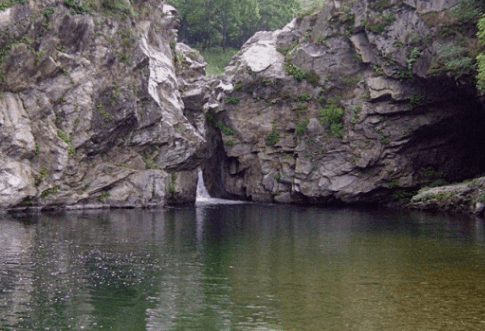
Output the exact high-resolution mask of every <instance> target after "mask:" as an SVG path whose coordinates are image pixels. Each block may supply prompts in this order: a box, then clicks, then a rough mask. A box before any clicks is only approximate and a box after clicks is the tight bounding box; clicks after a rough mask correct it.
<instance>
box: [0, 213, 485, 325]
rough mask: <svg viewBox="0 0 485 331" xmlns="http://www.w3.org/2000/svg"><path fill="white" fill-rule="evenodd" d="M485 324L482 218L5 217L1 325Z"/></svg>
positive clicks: (0, 236)
mask: <svg viewBox="0 0 485 331" xmlns="http://www.w3.org/2000/svg"><path fill="white" fill-rule="evenodd" d="M83 329H84V330H298V331H302V330H413V331H416V330H484V329H485V230H484V223H483V221H482V220H479V219H473V218H468V217H460V216H447V215H442V214H439V215H433V214H423V213H410V212H393V211H389V210H377V211H366V210H351V209H327V208H316V207H296V206H280V205H258V204H224V205H213V204H202V205H198V206H194V207H185V208H171V209H167V210H159V211H142V210H111V211H85V212H79V213H58V214H41V215H31V216H10V215H6V216H3V217H0V330H83Z"/></svg>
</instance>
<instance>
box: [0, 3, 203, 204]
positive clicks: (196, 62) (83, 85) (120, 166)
mask: <svg viewBox="0 0 485 331" xmlns="http://www.w3.org/2000/svg"><path fill="white" fill-rule="evenodd" d="M83 6H84V7H83ZM102 6H103V3H101V2H100V3H98V2H89V4H86V3H85V2H83V3H82V4H81V5H80V7H76V8H69V7H68V5H66V4H64V1H55V0H52V1H48V2H46V1H29V2H27V3H25V4H16V5H13V6H12V7H10V8H7V9H6V10H3V11H0V17H1V19H0V24H1V26H2V31H3V32H2V33H1V34H0V45H1V46H2V48H4V49H6V50H7V52H6V54H5V55H2V56H1V59H0V77H1V82H0V95H1V97H0V209H4V208H24V207H35V208H42V209H44V208H54V207H62V206H66V205H68V206H70V208H99V207H109V206H111V207H143V206H145V207H150V206H163V205H165V204H166V203H178V202H189V201H194V199H195V184H194V183H195V182H196V179H194V178H196V177H197V170H196V169H197V167H198V165H199V163H200V162H201V157H202V156H203V155H202V154H201V152H200V151H201V150H203V146H204V145H205V138H204V137H203V132H200V131H199V130H198V129H197V127H196V126H194V124H193V123H191V121H189V119H188V118H187V116H186V115H185V114H184V104H183V101H182V97H181V94H180V92H179V77H178V76H181V77H189V76H190V77H192V78H194V77H197V76H200V75H203V74H204V70H203V68H204V63H203V60H202V59H200V56H199V57H197V56H196V57H195V58H194V59H191V58H187V59H189V60H190V61H191V64H190V66H188V67H184V68H181V69H180V70H178V69H177V70H178V72H177V74H176V69H175V66H174V59H175V54H176V52H177V50H178V49H180V48H183V52H184V54H185V53H187V54H188V53H190V52H191V50H190V49H188V48H187V46H183V45H177V46H176V39H175V38H176V35H175V34H174V29H175V28H176V26H177V24H178V20H177V17H176V11H175V9H174V8H173V7H171V6H168V5H166V4H164V3H163V2H160V1H143V2H140V1H135V2H134V4H133V5H132V6H131V5H127V7H126V9H123V10H121V9H114V8H107V7H106V8H103V7H102ZM135 11H136V15H135ZM177 54H178V53H177ZM194 176H195V177H194Z"/></svg>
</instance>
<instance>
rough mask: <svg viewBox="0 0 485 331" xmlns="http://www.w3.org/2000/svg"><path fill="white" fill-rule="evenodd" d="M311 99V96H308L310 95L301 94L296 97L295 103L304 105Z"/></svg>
mask: <svg viewBox="0 0 485 331" xmlns="http://www.w3.org/2000/svg"><path fill="white" fill-rule="evenodd" d="M311 98H312V96H311V95H310V93H302V94H300V95H298V96H297V97H296V101H298V102H300V103H305V102H308V101H310V100H311Z"/></svg>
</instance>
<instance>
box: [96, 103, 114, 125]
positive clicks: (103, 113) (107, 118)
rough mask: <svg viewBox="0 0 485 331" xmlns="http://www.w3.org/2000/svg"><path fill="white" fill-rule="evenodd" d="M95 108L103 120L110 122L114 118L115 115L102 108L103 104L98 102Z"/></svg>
mask: <svg viewBox="0 0 485 331" xmlns="http://www.w3.org/2000/svg"><path fill="white" fill-rule="evenodd" d="M96 110H97V111H98V112H99V113H100V114H101V116H103V117H104V121H105V122H111V121H113V120H114V119H115V117H114V116H113V115H112V114H110V113H108V112H107V111H106V110H105V109H104V107H103V105H101V104H99V103H98V104H97V105H96Z"/></svg>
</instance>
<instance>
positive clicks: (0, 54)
mask: <svg viewBox="0 0 485 331" xmlns="http://www.w3.org/2000/svg"><path fill="white" fill-rule="evenodd" d="M27 41H28V39H27V38H25V37H23V38H19V39H13V40H9V41H8V42H6V43H5V46H3V47H2V48H0V67H1V66H2V64H3V60H4V59H5V57H6V56H7V54H8V53H9V52H10V49H12V47H13V46H14V45H18V44H22V43H25V42H27Z"/></svg>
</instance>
